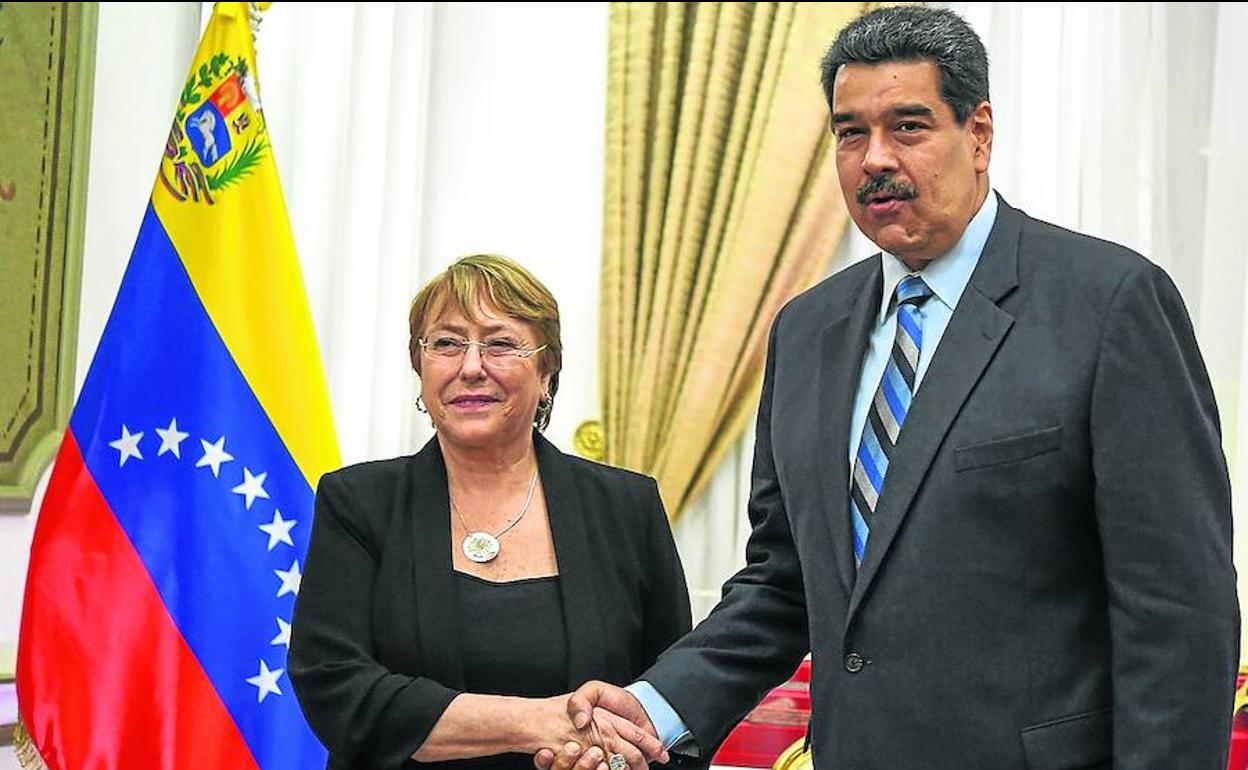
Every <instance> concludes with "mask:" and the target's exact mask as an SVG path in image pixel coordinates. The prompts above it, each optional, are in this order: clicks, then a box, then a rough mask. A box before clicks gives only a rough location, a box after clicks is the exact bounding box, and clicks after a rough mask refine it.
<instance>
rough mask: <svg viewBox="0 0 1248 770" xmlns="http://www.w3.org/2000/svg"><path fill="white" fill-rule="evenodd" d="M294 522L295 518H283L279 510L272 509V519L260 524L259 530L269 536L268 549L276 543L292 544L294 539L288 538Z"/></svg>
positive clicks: (274, 546)
mask: <svg viewBox="0 0 1248 770" xmlns="http://www.w3.org/2000/svg"><path fill="white" fill-rule="evenodd" d="M265 497H268V495H265ZM296 523H297V522H296V520H295V519H283V518H282V512H281V511H279V510H277V509H274V510H273V521H271V522H269V523H268V524H261V525H260V530H261V531H262V532H265V533H267V534H268V536H269V550H270V551H272V550H273V549H274V548H276V547H277V544H278V543H285V544H286V545H289V546H294V544H295V541H293V540H291V539H290V530H291V527H294V526H295V524H296Z"/></svg>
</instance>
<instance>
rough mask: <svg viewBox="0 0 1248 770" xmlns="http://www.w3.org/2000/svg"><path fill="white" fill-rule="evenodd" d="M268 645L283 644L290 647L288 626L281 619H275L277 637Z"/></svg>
mask: <svg viewBox="0 0 1248 770" xmlns="http://www.w3.org/2000/svg"><path fill="white" fill-rule="evenodd" d="M269 644H284V645H286V646H287V647H290V624H289V623H287V622H286V621H284V620H282V619H281V618H278V619H277V636H275V637H273V640H272V641H270V642H269Z"/></svg>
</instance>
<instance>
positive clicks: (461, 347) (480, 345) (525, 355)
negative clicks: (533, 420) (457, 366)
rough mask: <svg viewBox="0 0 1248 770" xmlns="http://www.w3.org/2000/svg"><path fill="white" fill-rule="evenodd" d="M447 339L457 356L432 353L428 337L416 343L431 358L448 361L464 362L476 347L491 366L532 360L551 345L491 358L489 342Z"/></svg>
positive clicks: (419, 338)
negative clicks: (506, 362)
mask: <svg viewBox="0 0 1248 770" xmlns="http://www.w3.org/2000/svg"><path fill="white" fill-rule="evenodd" d="M445 339H448V340H453V345H454V347H455V348H456V349H457V350H458V351H459V352H458V353H457V354H456V355H453V356H443V355H439V354H438V353H434V352H432V351H431V350H430V348H429V344H430V341H429V339H428V338H427V337H417V338H416V343H417V344H419V345H420V349H421V351H422V352H426V353H428V355H429V356H430V357H432V358H445V359H447V360H455V359H459V360H463V358H464V356H466V355H468V349H469V348H472V347H474V346H475V347H476V348H477V349H478V350H477V355H479V356H480V357H481V361H482V362H483V363H484V362H489V363H490V364H494V365H497V364H498V362H499V361H506V360H508V359H512V358H515V359H519V360H522V361H528V360H531V359H532V358H533V356H535V355H537V354H538V353H541V352H542V351H543V350H545V349H546V348H547V347H549V345H545V344H543V345H538V346H537V347H535V348H519V347H517V348H516V349H515V350H514V351H512V352H510V353H508V354H507V355H505V356H489V355H486V350H488V348H487V347H486V346H487V345H489V344H490V343H489V342H481V341H479V340H469V339H462V338H459V339H454V338H452V337H446V338H445ZM487 365H488V364H487Z"/></svg>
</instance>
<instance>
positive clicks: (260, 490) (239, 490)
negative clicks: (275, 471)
mask: <svg viewBox="0 0 1248 770" xmlns="http://www.w3.org/2000/svg"><path fill="white" fill-rule="evenodd" d="M268 477H269V474H268V473H261V474H260V475H259V476H253V475H251V471H250V470H249V469H247V468H243V483H242V484H239V485H238V486H236V487H234V488H233V489H231V490H230V491H231V492H233V493H234V494H236V495H242V496H243V497H245V498H247V510H249V511H250V510H251V504H252V503H254V502H255V501H256V498H257V497H263V498H264V499H265V500H268V499H269V493H268V492H265V491H264V480H265V479H266V478H268Z"/></svg>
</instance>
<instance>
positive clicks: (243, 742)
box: [17, 3, 338, 770]
mask: <svg viewBox="0 0 1248 770" xmlns="http://www.w3.org/2000/svg"><path fill="white" fill-rule="evenodd" d="M248 13H249V10H248V4H246V3H218V4H217V7H216V10H215V12H214V14H213V16H212V19H211V21H210V22H209V24H208V27H207V30H206V31H205V33H204V37H203V40H202V42H201V43H200V46H199V51H198V53H197V54H196V57H195V61H194V63H193V65H192V67H191V71H190V75H189V77H188V78H187V80H186V86H185V88H184V90H183V92H182V95H181V99H180V102H179V105H178V109H177V113H176V115H175V118H174V123H173V127H172V129H171V131H170V134H169V139H168V142H167V143H166V146H165V151H164V156H163V157H162V159H161V163H160V172H159V174H158V177H157V180H156V184H155V188H154V190H153V192H152V196H151V203H150V205H149V207H148V209H147V213H146V216H145V217H144V219H143V223H142V227H141V229H140V231H139V236H138V241H137V243H136V244H135V246H134V250H133V252H132V255H131V257H130V262H129V266H128V268H127V270H126V273H125V277H124V278H123V280H122V284H121V288H120V290H119V293H118V296H117V301H116V304H115V306H114V307H113V310H112V313H111V315H110V317H109V320H108V323H107V326H106V327H105V330H104V333H103V337H102V338H101V340H100V345H99V348H98V350H97V351H96V354H95V358H94V360H93V362H92V364H91V368H90V370H89V372H88V374H87V378H86V382H85V384H84V385H83V389H82V392H81V394H80V396H79V399H78V403H77V405H76V406H75V408H74V412H73V415H72V417H71V418H70V424H69V429H68V431H67V432H66V434H65V439H64V442H63V444H62V446H61V450H60V454H59V455H58V457H57V461H56V466H55V469H54V471H53V474H52V479H51V482H50V484H49V487H48V490H47V494H46V496H45V498H44V502H43V507H42V509H41V511H40V514H39V519H38V524H37V527H36V531H35V537H34V543H33V546H32V553H31V566H30V572H29V575H28V577H27V584H26V599H25V604H24V607H23V613H22V628H21V636H20V640H19V648H18V679H17V689H18V701H19V710H20V713H21V719H22V722H23V724H24V726H25V730H26V733H27V736H28V739H29V741H30V745H29V746H28V748H33V749H34V750H35V751H37V753H38V755H39V757H41V758H42V760H43V761H44V762H45V763H46V764H47V766H48V767H49V768H52V770H81V769H83V768H93V769H95V768H117V770H122V769H123V768H124V770H159V769H166V768H167V769H168V770H174V768H178V769H179V770H184V769H185V768H222V769H224V768H230V769H231V770H246V769H248V768H258V769H259V770H285V769H286V768H319V767H324V764H325V759H326V755H325V751H324V749H323V748H322V747H321V746H320V744H319V743H318V742H317V740H316V738H315V737H314V736H313V734H312V733H311V731H310V730H309V729H308V727H307V724H306V723H305V722H304V720H303V716H302V714H301V712H300V709H299V705H298V703H297V702H296V700H295V696H294V693H293V691H292V688H291V685H290V681H289V679H288V678H287V677H286V674H285V669H286V662H285V661H286V653H287V648H288V645H289V636H290V625H289V624H290V619H291V614H292V610H293V607H294V601H295V597H296V595H297V594H298V592H299V581H300V574H301V572H300V570H301V565H302V563H303V558H304V554H305V553H306V549H307V544H308V538H309V535H310V534H311V532H312V522H311V517H312V498H313V489H314V488H315V485H316V481H317V479H318V478H319V477H320V475H321V474H322V473H324V472H325V471H327V470H330V469H331V468H333V467H336V466H337V465H338V450H337V446H336V442H335V439H334V433H333V424H332V421H331V417H330V411H329V402H328V398H327V394H326V389H325V381H324V376H323V374H322V371H321V368H320V356H319V353H318V350H317V345H316V340H315V337H314V335H313V328H312V320H311V316H310V314H309V312H308V308H307V303H306V298H305V295H304V290H303V281H302V278H301V275H300V272H299V265H298V262H297V260H296V257H295V251H294V244H293V240H292V237H291V233H290V224H289V221H288V219H287V217H286V212H285V207H284V204H283V201H282V194H281V189H280V187H279V185H278V179H277V171H276V167H275V165H274V162H273V155H272V148H271V147H270V143H269V136H268V133H267V132H266V130H265V121H264V114H263V112H262V111H261V109H260V99H259V87H258V85H257V83H256V62H255V49H254V41H253V35H252V30H251V27H250V24H249V18H248Z"/></svg>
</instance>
